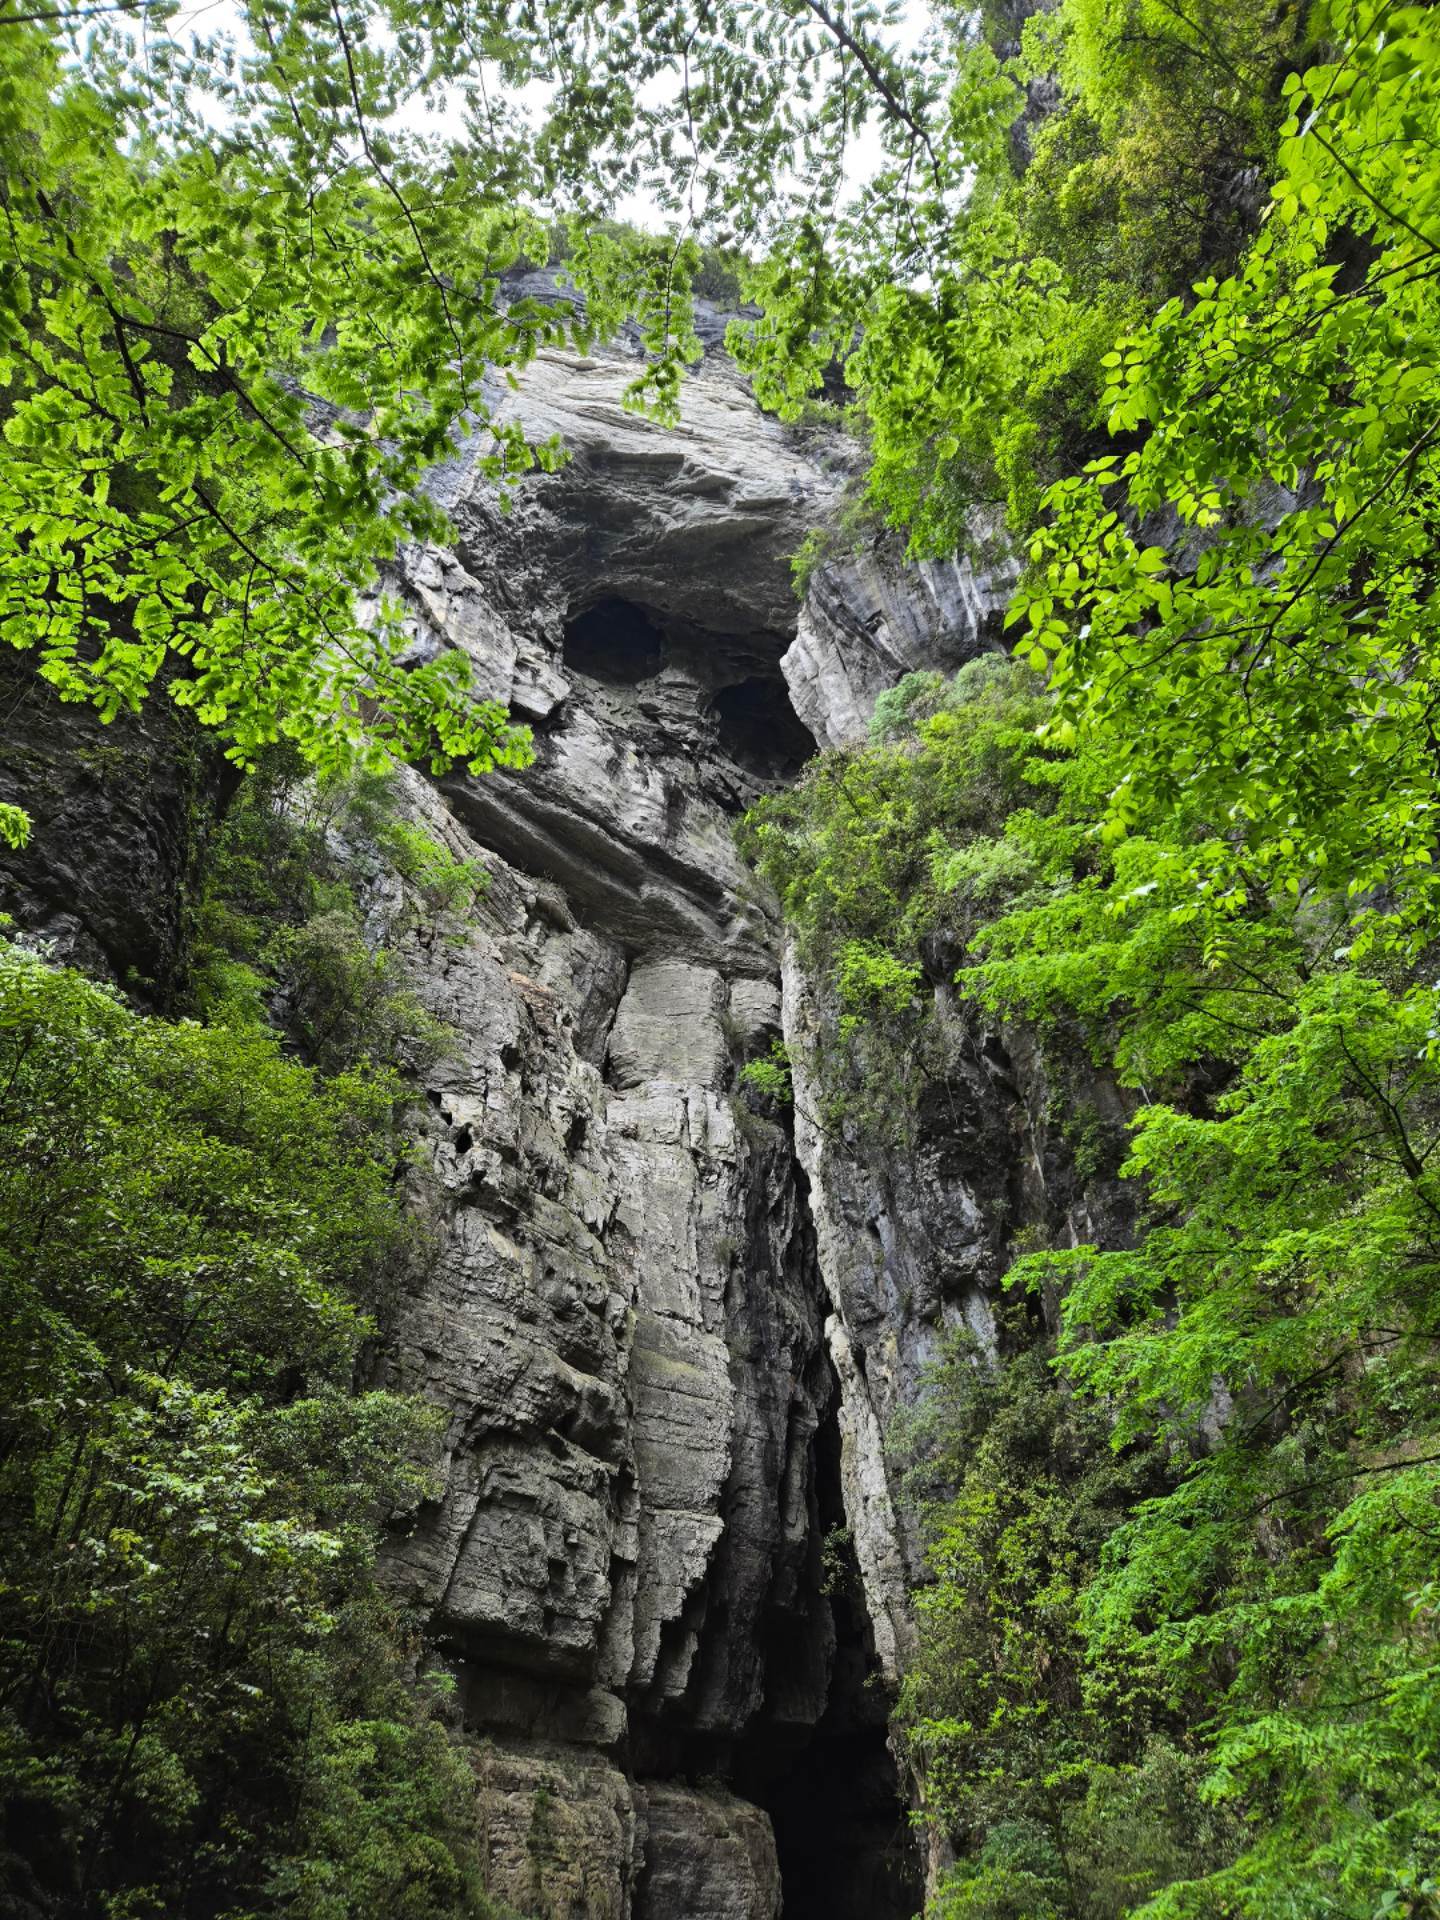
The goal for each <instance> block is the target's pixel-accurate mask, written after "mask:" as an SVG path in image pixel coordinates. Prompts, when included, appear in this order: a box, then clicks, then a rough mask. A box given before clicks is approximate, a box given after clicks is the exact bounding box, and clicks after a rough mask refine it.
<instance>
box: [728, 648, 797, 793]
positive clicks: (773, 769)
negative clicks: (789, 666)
mask: <svg viewBox="0 0 1440 1920" xmlns="http://www.w3.org/2000/svg"><path fill="white" fill-rule="evenodd" d="M710 712H711V714H712V715H713V716H714V719H715V723H716V730H717V733H718V735H719V739H720V745H721V746H722V747H723V748H724V750H725V752H726V753H727V754H728V755H729V757H730V758H731V759H732V760H734V761H735V762H736V763H737V764H738V765H740V766H741V767H744V768H745V769H746V771H747V772H749V773H752V774H754V775H756V776H757V777H758V778H759V779H761V780H764V781H767V782H774V783H776V784H779V783H780V782H782V781H789V780H793V779H794V778H795V776H796V775H797V774H798V773H799V771H800V769H801V768H802V767H803V766H804V765H805V762H806V761H807V760H809V759H811V758H812V757H813V755H814V753H815V736H814V735H813V734H812V733H811V731H810V729H809V728H808V727H807V726H806V725H805V723H804V722H803V721H802V720H801V718H800V716H799V715H798V714H797V713H796V711H795V709H794V707H793V706H792V705H791V704H790V689H789V688H788V687H787V686H786V684H785V681H784V679H783V678H782V677H781V675H780V674H778V673H773V674H766V673H753V674H749V675H748V676H747V677H746V678H745V679H744V680H739V681H736V683H735V684H734V685H733V686H728V687H721V688H720V690H719V692H718V693H717V694H716V695H715V697H714V699H713V700H712V701H711V702H710Z"/></svg>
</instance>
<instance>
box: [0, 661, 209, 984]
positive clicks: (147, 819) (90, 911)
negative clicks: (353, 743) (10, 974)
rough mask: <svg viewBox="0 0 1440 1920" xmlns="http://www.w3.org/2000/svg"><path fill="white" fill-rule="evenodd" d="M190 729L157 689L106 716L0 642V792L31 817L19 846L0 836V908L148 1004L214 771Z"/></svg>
mask: <svg viewBox="0 0 1440 1920" xmlns="http://www.w3.org/2000/svg"><path fill="white" fill-rule="evenodd" d="M197 732H198V730H197V729H195V728H193V727H192V726H191V725H189V724H188V722H187V717H186V716H185V715H184V714H182V713H181V712H180V711H179V710H178V709H176V708H172V707H171V706H170V705H169V703H168V702H167V701H166V700H165V699H164V698H163V696H161V697H159V698H157V699H155V700H153V701H152V702H151V703H150V705H149V706H148V707H147V708H146V709H145V711H144V713H143V715H141V716H139V717H134V716H131V715H128V714H125V715H122V716H121V717H120V718H119V719H117V720H115V721H114V722H113V723H112V724H111V725H110V726H108V727H107V726H104V725H102V723H101V721H100V717H99V715H98V714H97V713H95V712H94V710H93V709H92V708H90V707H87V706H77V705H70V706H67V705H63V704H62V703H61V702H60V701H59V700H58V699H57V698H56V697H55V695H54V694H52V693H51V692H50V691H49V689H48V688H47V687H46V686H45V685H44V683H43V682H42V681H40V680H39V679H38V677H37V676H36V673H35V669H34V666H33V664H32V662H31V661H30V659H29V658H28V657H27V656H26V655H24V654H16V653H14V652H13V651H12V650H11V649H10V648H9V647H8V646H0V800H6V801H10V802H11V803H12V804H14V805H17V806H22V807H24V808H25V810H26V811H27V812H28V813H29V814H30V816H31V820H32V823H33V824H32V834H31V839H30V843H29V845H28V846H27V847H26V848H25V849H24V850H23V851H21V852H11V851H10V850H8V849H7V848H5V847H4V846H3V845H0V912H3V913H8V914H9V915H10V916H11V917H12V919H13V920H14V921H15V922H16V924H17V926H19V927H20V928H22V929H23V930H24V931H25V933H26V934H27V935H28V936H29V937H30V938H32V939H39V940H43V941H45V942H47V943H48V945H49V947H50V950H51V951H52V952H53V954H54V956H55V958H56V959H57V960H58V961H61V962H63V963H65V964H66V965H70V966H77V967H83V968H84V969H85V970H86V971H87V972H89V973H93V974H95V975H97V976H98V977H100V978H101V979H110V980H115V981H118V982H120V983H121V984H122V985H123V986H124V987H125V988H126V990H127V991H128V992H129V993H130V994H131V995H132V996H133V997H134V998H135V999H137V1000H139V1001H140V1002H142V1003H143V1004H147V1005H152V1006H153V1005H161V1006H163V1005H164V1004H165V1003H166V1001H167V999H168V997H169V994H170V992H171V990H172V988H173V986H174V984H175V973H176V968H177V966H178V964H179V961H180V949H181V937H182V917H183V889H184V882H185V879H186V877H187V874H188V872H189V869H190V866H191V862H192V858H193V851H194V849H193V839H194V833H195V819H196V806H195V802H196V800H197V797H198V793H199V790H200V788H201V787H202V786H205V787H207V788H210V787H213V786H214V784H215V781H216V777H217V769H216V767H215V765H214V761H215V760H218V756H212V755H210V754H208V753H206V752H205V750H204V749H203V747H202V744H201V743H200V741H199V740H198V739H197V737H196V735H197Z"/></svg>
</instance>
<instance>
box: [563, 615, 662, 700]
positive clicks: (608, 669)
mask: <svg viewBox="0 0 1440 1920" xmlns="http://www.w3.org/2000/svg"><path fill="white" fill-rule="evenodd" d="M563 655H564V661H565V665H566V666H567V667H569V668H571V670H572V671H573V672H575V673H583V674H585V675H587V676H588V677H589V678H590V679H592V680H603V681H606V682H607V683H608V684H609V685H610V686H614V687H638V686H639V684H640V682H641V681H642V680H653V679H654V677H655V675H656V674H657V673H659V671H660V668H661V665H662V663H663V660H664V636H663V635H662V634H661V631H660V628H659V627H658V626H657V625H656V623H655V621H654V619H653V618H652V616H651V615H650V613H649V612H648V611H647V609H646V608H644V607H642V606H637V605H636V603H635V602H634V601H633V600H620V599H617V598H616V597H615V596H613V595H610V596H608V597H607V598H606V599H604V600H597V601H596V602H595V604H594V605H593V606H591V607H587V608H586V609H585V611H584V612H583V613H578V614H576V616H575V618H574V619H573V620H569V621H567V622H566V625H565V633H564V640H563Z"/></svg>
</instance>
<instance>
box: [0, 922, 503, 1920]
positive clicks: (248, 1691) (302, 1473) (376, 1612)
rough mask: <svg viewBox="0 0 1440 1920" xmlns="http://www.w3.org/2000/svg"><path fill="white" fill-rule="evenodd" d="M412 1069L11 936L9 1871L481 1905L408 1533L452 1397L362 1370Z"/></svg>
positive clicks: (43, 1891) (391, 1268)
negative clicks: (397, 1553) (433, 1408)
mask: <svg viewBox="0 0 1440 1920" xmlns="http://www.w3.org/2000/svg"><path fill="white" fill-rule="evenodd" d="M399 1090H400V1089H399V1086H398V1084H397V1083H396V1082H395V1081H394V1080H393V1079H392V1078H391V1077H390V1076H389V1075H388V1074H387V1073H385V1072H383V1071H381V1070H379V1069H377V1068H374V1067H371V1066H368V1065H367V1066H362V1067H357V1068H353V1069H350V1070H348V1071H345V1072H341V1073H337V1074H335V1075H333V1076H332V1077H330V1078H329V1079H321V1078H320V1077H319V1076H318V1075H317V1074H316V1073H315V1072H314V1071H313V1069H311V1068H310V1067H308V1066H306V1065H303V1064H301V1063H299V1062H297V1061H295V1060H292V1059H287V1058H285V1057H284V1055H283V1054H282V1052H281V1050H280V1046H279V1043H278V1040H277V1038H276V1036H275V1035H274V1034H272V1033H270V1032H268V1031H265V1030H263V1029H261V1028H259V1027H255V1026H250V1025H233V1026H216V1027H208V1028H207V1027H202V1026H199V1025H196V1024H195V1023H193V1022H191V1021H180V1022H178V1023H176V1024H170V1023H167V1022H164V1021H160V1020H157V1019H152V1018H145V1017H142V1016H141V1015H138V1014H136V1013H135V1012H133V1011H132V1010H131V1009H130V1008H128V1007H127V1006H126V1005H125V1004H124V1003H123V1002H122V1001H121V1000H120V998H119V997H118V995H116V994H115V993H114V992H113V991H111V990H110V989H108V988H105V987H101V986H97V985H95V984H94V983H92V982H90V981H88V980H86V979H84V978H83V977H82V976H80V975H79V974H76V973H74V972H70V971H67V970H65V969H63V968H58V967H55V966H52V965H50V964H48V963H47V961H46V960H45V959H44V958H43V957H41V956H38V955H36V954H34V953H31V952H27V951H26V950H24V949H23V948H22V947H20V946H17V945H16V944H14V943H13V942H11V941H8V940H6V941H3V942H0V1516H3V1522H4V1525H3V1529H0V1796H3V1804H4V1827H3V1838H0V1888H8V1890H9V1892H10V1894H12V1895H13V1896H14V1897H15V1898H17V1899H18V1898H19V1896H20V1894H21V1893H22V1892H23V1891H25V1890H26V1889H29V1890H30V1891H31V1892H33V1893H34V1895H35V1897H36V1898H37V1899H39V1900H40V1901H41V1902H42V1904H46V1903H48V1905H47V1907H46V1910H53V1911H54V1912H56V1913H57V1914H67V1915H75V1916H86V1917H87V1920H88V1916H92V1915H93V1916H96V1917H97V1920H98V1917H99V1916H101V1915H104V1916H111V1917H113V1920H119V1917H120V1916H124V1917H125V1920H141V1917H142V1916H145V1917H147V1920H148V1917H153V1920H159V1917H160V1916H161V1915H166V1916H170V1915H175V1916H178V1915H185V1916H191V1915H195V1916H201V1915H214V1916H219V1915H221V1914H224V1915H227V1916H232V1917H233V1916H240V1915H246V1916H249V1915H259V1914H266V1913H275V1914H278V1913H281V1912H287V1913H303V1914H306V1915H308V1916H313V1920H371V1916H374V1915H376V1914H378V1913H381V1912H385V1913H413V1914H416V1915H419V1914H420V1913H422V1912H423V1913H424V1914H425V1915H426V1916H427V1920H428V1917H429V1916H447V1917H448V1916H460V1915H477V1914H479V1913H481V1912H482V1911H484V1908H483V1905H482V1903H481V1901H480V1897H479V1896H478V1894H477V1893H476V1892H475V1890H474V1879H475V1869H474V1859H475V1854H474V1839H473V1834H472V1832H471V1813H470V1803H469V1799H468V1797H467V1775H466V1769H465V1768H464V1766H463V1764H462V1763H461V1762H460V1761H459V1759H458V1757H457V1756H456V1755H454V1754H453V1753H452V1750H451V1747H450V1744H449V1741H448V1737H447V1736H446V1735H445V1734H444V1732H443V1730H442V1728H441V1727H440V1725H439V1724H438V1722H436V1721H434V1720H433V1719H432V1718H431V1717H430V1709H429V1708H428V1707H427V1706H426V1704H425V1702H424V1701H423V1700H422V1699H421V1698H420V1696H418V1695H417V1694H415V1693H414V1692H413V1691H412V1689H411V1688H410V1687H409V1686H408V1685H407V1683H406V1675H407V1672H408V1670H409V1667H410V1665H411V1662H412V1660H413V1657H414V1656H413V1650H412V1649H411V1648H410V1646H409V1644H408V1642H409V1638H410V1636H409V1630H408V1629H407V1627H406V1625H405V1623H404V1622H403V1621H402V1620H400V1619H399V1618H398V1617H397V1616H396V1615H395V1614H394V1612H393V1609H392V1608H391V1606H390V1605H389V1603H388V1602H387V1601H386V1600H385V1599H384V1597H383V1595H382V1593H381V1591H380V1589H379V1588H378V1586H377V1585H376V1581H375V1573H374V1565H375V1550H376V1543H377V1539H378V1536H379V1532H380V1529H381V1528H382V1527H383V1526H384V1525H385V1523H386V1522H387V1521H388V1520H389V1519H390V1518H391V1517H393V1516H395V1515H398V1514H401V1513H404V1512H406V1511H408V1510H410V1509H411V1508H413V1506H414V1505H415V1503H416V1502H417V1501H418V1500H419V1499H421V1498H422V1497H423V1496H424V1495H425V1493H426V1492H427V1491H428V1489H429V1487H430V1485H431V1479H430V1472H429V1469H428V1467H427V1465H426V1461H427V1459H428V1458H429V1456H430V1454H431V1452H432V1449H433V1444H434V1427H433V1421H432V1419H431V1416H430V1415H429V1414H427V1413H426V1412H425V1411H424V1410H423V1409H422V1408H421V1407H420V1406H419V1405H417V1404H416V1403H414V1402H412V1401H409V1400H405V1399H402V1398H399V1397H397V1396H395V1395H393V1394H390V1393H385V1392H378V1391H364V1390H360V1389H358V1388H357V1376H356V1367H357V1362H358V1360H359V1357H360V1354H361V1350H362V1348H363V1346H364V1343H365V1341H366V1340H367V1338H368V1337H369V1336H370V1334H371V1332H372V1330H373V1325H374V1322H373V1319H372V1317H371V1313H372V1309H373V1308H374V1307H375V1305H376V1303H377V1302H378V1301H379V1300H380V1299H381V1298H382V1296H383V1294H384V1292H385V1289H386V1286H387V1276H389V1275H392V1274H394V1273H395V1272H396V1271H397V1270H398V1267H399V1265H400V1263H402V1262H404V1261H405V1260H406V1259H407V1258H408V1257H409V1252H410V1235H409V1232H408V1229H407V1227H406V1224H405V1221H404V1219H403V1216H402V1215H401V1213H400V1212H399V1210H398V1207H397V1203H396V1200H395V1198H394V1186H393V1179H392V1176H393V1171H394V1167H395V1163H396V1157H397V1153H398V1146H397V1140H396V1135H395V1132H394V1127H393V1114H394V1109H395V1101H396V1098H397V1095H398V1093H399Z"/></svg>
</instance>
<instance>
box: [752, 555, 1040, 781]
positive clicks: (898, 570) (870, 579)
mask: <svg viewBox="0 0 1440 1920" xmlns="http://www.w3.org/2000/svg"><path fill="white" fill-rule="evenodd" d="M1015 578H1016V575H1015V570H1014V568H1013V567H1012V566H1009V565H1008V564H1005V563H997V564H996V565H995V566H994V567H992V568H991V569H988V570H987V569H984V568H980V569H977V568H976V567H975V566H974V565H973V564H972V563H971V561H970V560H968V559H963V558H962V559H957V560H937V561H929V560H927V561H922V562H920V563H919V564H911V563H907V562H903V561H901V560H899V559H898V558H897V557H896V556H895V554H894V553H892V552H891V551H890V549H889V547H888V545H886V546H882V547H879V548H877V549H876V550H874V551H872V552H869V553H865V554H858V555H845V556H843V557H841V558H838V559H834V560H829V561H826V562H825V563H824V564H823V565H821V566H819V567H817V568H816V570H815V573H814V576H813V578H812V580H811V582H810V589H809V592H808V593H807V595H806V599H805V605H804V607H803V609H802V610H801V614H800V621H799V628H798V631H797V632H796V635H795V639H794V642H793V644H792V645H791V646H790V648H789V650H788V651H787V652H786V654H785V657H784V659H783V660H782V661H781V667H782V670H783V672H784V675H785V680H786V683H787V685H788V686H789V689H790V698H791V700H792V701H793V703H794V706H795V711H796V713H797V714H799V716H800V718H801V720H803V721H804V723H805V725H806V726H807V727H808V728H809V730H810V732H811V733H812V734H814V736H815V738H816V739H817V740H818V741H819V742H820V744H821V745H822V746H826V747H834V746H841V745H843V744H845V743H846V742H848V741H853V740H863V739H864V738H865V734H866V729H867V726H868V724H869V720H870V715H871V713H872V712H873V711H874V707H875V697H876V695H877V694H879V693H883V692H884V691H885V689H886V688H887V687H893V686H894V684H895V682H896V681H897V680H899V679H901V678H902V677H903V676H904V675H905V674H907V673H914V672H917V671H919V670H921V669H924V668H934V669H938V670H940V671H941V672H945V673H953V672H954V671H955V669H956V668H957V667H961V666H963V665H964V664H965V662H966V661H967V660H973V659H974V658H975V656H976V654H977V653H980V652H982V651H984V650H985V648H987V647H989V646H992V645H994V644H995V641H996V639H997V637H998V631H999V624H1000V617H1001V615H1002V614H1003V613H1004V610H1005V606H1006V603H1007V601H1008V600H1009V598H1010V593H1011V590H1012V589H1013V587H1014V584H1015Z"/></svg>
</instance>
